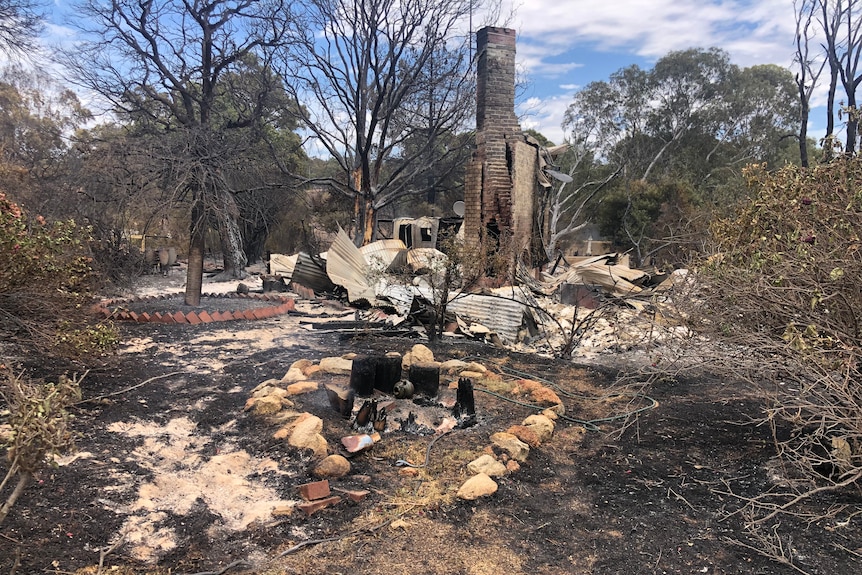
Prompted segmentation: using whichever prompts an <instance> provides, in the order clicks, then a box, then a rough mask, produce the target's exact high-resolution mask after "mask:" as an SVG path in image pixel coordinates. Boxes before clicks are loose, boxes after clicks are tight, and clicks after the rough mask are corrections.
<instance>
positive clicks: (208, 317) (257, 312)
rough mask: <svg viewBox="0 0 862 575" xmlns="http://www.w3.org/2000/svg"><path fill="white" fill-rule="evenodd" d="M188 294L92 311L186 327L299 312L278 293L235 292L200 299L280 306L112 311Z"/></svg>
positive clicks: (107, 305)
mask: <svg viewBox="0 0 862 575" xmlns="http://www.w3.org/2000/svg"><path fill="white" fill-rule="evenodd" d="M184 293H185V292H177V293H173V294H163V295H158V296H145V297H139V296H133V297H130V298H123V299H109V300H104V301H102V302H99V303H98V304H96V305H94V306H93V312H94V313H96V314H97V315H101V316H102V317H104V318H105V319H114V320H121V321H134V322H138V323H167V324H184V325H197V324H201V323H212V322H218V321H234V320H241V319H246V320H253V319H266V318H270V317H274V316H277V315H283V314H286V313H288V312H291V311H293V310H295V309H296V306H295V303H294V300H293V298H290V297H286V296H281V295H275V294H235V293H220V294H215V293H205V294H201V298H220V299H230V298H241V299H256V300H261V301H271V302H273V303H275V302H278V305H271V306H262V307H256V308H253V309H246V310H243V311H215V312H212V313H210V312H208V311H206V310H205V309H202V310H200V311H190V312H187V313H183V312H181V311H176V312H173V313H170V312H167V313H161V312H155V313H152V314H151V313H148V312H142V313H137V312H133V311H128V310H125V309H121V308H115V309H113V310H112V309H110V308H111V307H113V306H122V305H124V304H127V303H132V302H151V301H157V300H164V299H171V298H174V297H176V296H181V295H183V294H184Z"/></svg>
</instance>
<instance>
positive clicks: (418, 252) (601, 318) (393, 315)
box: [265, 230, 690, 360]
mask: <svg viewBox="0 0 862 575" xmlns="http://www.w3.org/2000/svg"><path fill="white" fill-rule="evenodd" d="M446 266H447V257H446V255H445V254H443V253H441V252H439V251H437V250H436V249H434V248H430V247H422V248H416V247H414V248H412V249H408V248H407V247H406V246H405V244H404V243H403V242H402V241H401V240H397V239H396V240H381V241H378V242H374V243H371V244H369V245H367V246H364V247H362V248H357V247H356V246H355V245H354V244H353V242H352V241H351V240H350V238H349V237H348V236H347V234H346V233H345V232H344V231H342V230H340V231H339V233H338V235H337V236H336V238H335V241H334V242H333V243H332V246H331V247H330V249H329V251H328V252H326V253H322V254H318V255H316V256H314V257H311V256H309V255H308V254H302V253H301V254H297V255H296V256H289V257H288V256H279V255H274V256H272V259H271V261H270V267H271V270H270V271H271V272H272V273H274V274H276V275H275V276H272V277H273V278H274V279H273V280H270V282H269V283H270V284H272V285H282V286H285V287H284V289H290V290H293V291H294V292H295V293H296V294H298V297H303V295H304V296H306V297H314V295H315V294H319V295H323V294H327V295H332V294H335V295H338V294H340V295H341V297H342V298H343V299H345V300H346V301H347V302H348V303H349V304H350V305H351V306H353V308H352V309H353V310H354V316H353V318H352V319H351V320H347V321H344V322H336V323H333V322H326V323H325V322H317V323H314V322H307V323H306V324H305V327H306V328H308V329H313V330H321V329H322V330H345V329H347V330H350V329H353V330H355V329H358V328H360V327H362V328H363V329H365V330H377V331H375V332H374V333H379V334H383V335H385V334H387V333H391V332H393V330H394V331H395V332H396V334H397V335H412V336H419V337H426V336H427V332H428V330H429V329H432V327H433V324H434V322H435V321H436V320H437V319H438V318H436V310H439V309H441V306H440V302H441V299H442V298H443V297H444V294H446V295H445V297H446V298H447V303H446V306H445V313H446V317H445V318H444V321H443V322H442V323H443V324H444V325H445V331H444V333H443V335H444V337H448V338H470V339H477V340H484V341H487V342H489V343H491V344H494V345H498V346H506V347H508V348H510V349H513V350H516V351H522V352H527V353H539V354H545V355H555V356H556V355H563V356H566V357H576V358H578V359H581V360H588V359H591V358H595V357H596V356H598V355H600V354H607V353H616V352H621V351H632V350H648V349H650V348H652V347H654V346H656V345H659V344H661V343H663V342H666V341H669V340H673V339H676V338H680V337H687V336H689V335H690V333H689V330H688V329H687V328H686V327H685V323H684V321H683V320H684V318H683V317H681V315H680V314H679V312H678V311H677V310H676V308H675V306H674V305H673V299H672V298H673V296H674V294H675V293H677V292H679V291H680V290H679V288H680V287H686V283H687V282H686V278H687V271H686V270H675V271H674V272H673V273H671V274H661V273H658V272H656V271H653V272H652V273H648V272H647V271H644V270H638V269H632V268H631V267H629V262H628V257H627V256H626V255H625V254H617V253H610V254H605V255H601V256H594V257H583V258H577V257H571V258H563V257H561V258H560V259H559V260H558V261H557V262H555V263H554V264H553V266H549V269H548V270H546V271H541V272H540V273H538V275H539V276H540V277H539V279H536V277H535V276H536V275H537V274H536V273H531V272H529V271H526V270H521V272H520V273H518V280H519V285H509V286H502V287H499V288H494V289H489V288H482V289H478V288H476V289H473V290H468V289H466V288H464V287H463V286H461V287H459V286H458V285H457V282H454V283H453V284H452V285H443V278H445V274H444V270H445V269H446ZM266 283H267V282H265V284H266ZM288 286H289V287H288Z"/></svg>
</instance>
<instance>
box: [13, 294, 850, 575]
mask: <svg viewBox="0 0 862 575" xmlns="http://www.w3.org/2000/svg"><path fill="white" fill-rule="evenodd" d="M350 313H351V312H350V310H344V309H343V308H341V307H339V306H330V305H326V304H322V303H314V304H311V303H305V304H302V305H300V306H299V312H298V313H295V314H290V315H287V316H281V317H277V318H270V319H266V320H260V321H254V322H231V323H218V324H210V325H197V326H176V325H173V326H171V325H163V324H131V323H128V324H122V325H120V328H121V330H122V333H123V338H124V344H123V347H122V349H121V351H120V353H119V354H118V355H117V357H115V358H111V359H110V360H109V361H108V362H107V363H106V364H105V365H103V366H99V367H95V368H92V369H91V370H90V372H89V373H88V374H87V376H86V378H85V379H84V381H83V384H82V385H83V394H84V400H85V401H84V402H83V403H80V404H79V405H77V406H75V408H74V410H73V411H74V415H75V417H76V420H75V429H76V430H77V432H78V433H80V437H79V439H78V441H77V452H76V453H74V454H71V455H70V456H68V457H64V458H62V459H61V460H59V461H58V462H57V463H58V465H57V466H56V467H54V468H50V469H46V470H45V471H43V472H42V473H40V475H39V477H38V481H37V482H36V483H34V484H32V485H31V486H30V487H29V488H28V489H27V491H26V492H25V493H24V495H23V497H22V498H21V500H20V501H19V502H18V503H17V505H16V506H15V507H14V508H13V510H12V512H11V514H10V515H9V517H8V518H7V519H6V521H5V523H4V525H3V526H2V530H0V573H4V574H5V573H15V572H17V573H99V572H103V573H123V574H124V573H160V574H161V573H173V574H175V573H187V574H191V573H194V574H198V575H201V574H220V573H227V572H230V573H261V574H263V573H305V574H324V573H325V574H329V575H334V574H338V573H369V574H381V575H382V574H386V575H397V574H407V573H409V574H412V575H416V574H441V575H442V574H444V573H445V574H448V575H453V574H464V575H467V574H469V575H483V574H491V573H500V572H501V571H504V572H506V573H508V574H509V575H518V574H557V573H577V574H622V573H626V574H628V573H679V574H691V573H725V574H731V573H733V574H737V573H738V574H753V573H756V574H764V575H765V574H773V573H774V574H785V573H787V574H789V573H810V574H815V573H830V574H851V573H859V572H862V571H860V570H862V539H860V535H862V527H860V525H862V513H859V512H860V510H862V507H860V505H862V496H860V495H859V493H855V494H845V495H840V496H839V495H828V494H826V495H824V496H822V497H820V498H816V499H814V500H812V501H810V502H808V503H805V504H803V505H802V506H800V507H799V508H798V511H800V514H799V515H797V516H780V517H778V518H775V519H773V520H770V521H768V522H766V523H764V524H762V525H760V526H759V527H758V528H757V529H751V528H747V527H746V526H747V525H748V523H747V520H748V519H750V517H747V516H746V514H745V513H743V512H741V511H740V509H741V508H742V507H743V503H744V498H746V497H752V496H754V495H757V494H759V493H763V492H765V491H768V490H774V489H778V488H779V487H780V484H781V482H782V481H783V480H784V478H783V476H782V473H781V471H780V466H778V465H777V464H776V462H775V458H774V456H775V453H774V448H773V445H772V436H771V431H770V429H769V428H768V426H765V425H755V424H753V423H752V421H753V420H755V419H757V418H759V417H760V416H761V413H762V405H761V404H760V402H759V401H758V399H757V394H756V393H755V390H752V389H749V388H747V387H745V386H743V385H742V384H739V383H734V382H731V381H719V380H715V379H712V378H708V377H705V376H704V377H687V378H685V379H682V378H671V377H668V378H664V379H661V380H659V381H656V382H654V383H653V384H652V386H651V387H650V388H649V389H648V390H647V393H648V395H649V396H650V397H651V398H652V399H654V400H655V401H656V402H657V405H654V404H652V403H650V402H649V401H648V400H646V399H643V398H639V399H638V398H635V399H632V398H631V397H630V396H627V395H623V396H620V395H614V394H615V393H617V392H619V391H620V389H619V388H616V387H614V381H615V379H616V378H615V377H614V374H615V371H614V369H612V368H611V367H612V366H613V365H622V363H620V362H619V361H618V360H620V359H621V358H618V357H614V356H608V358H607V359H606V361H605V364H606V365H605V366H604V367H600V366H598V365H593V366H583V365H576V364H573V363H571V362H564V361H556V360H551V359H547V358H541V357H536V356H529V355H517V354H511V353H507V352H506V351H505V350H502V349H498V348H494V347H490V346H487V345H484V344H480V343H475V342H469V341H465V340H457V341H451V340H450V341H446V342H444V343H442V344H440V345H436V346H432V350H433V351H434V353H435V359H438V360H441V361H442V360H446V359H465V358H467V359H473V360H475V361H479V362H481V363H483V364H484V365H485V366H486V367H488V368H489V369H490V370H491V371H493V372H495V373H497V374H499V375H500V379H499V380H495V381H497V382H498V383H499V382H503V383H505V382H507V381H510V380H513V379H517V378H518V377H530V378H534V379H541V380H546V381H548V382H551V383H552V384H553V385H555V386H556V389H557V390H558V393H559V395H560V396H561V397H562V399H563V401H564V403H565V405H566V415H567V416H568V417H569V418H570V419H571V420H569V421H566V420H558V422H557V427H556V431H555V434H554V436H553V438H552V439H551V440H550V441H548V442H546V443H543V444H542V445H540V446H539V447H537V448H534V449H532V450H531V452H530V454H529V457H528V458H527V460H526V461H525V462H524V463H521V465H520V469H519V470H517V471H515V472H512V473H510V474H508V475H506V476H505V477H502V478H499V479H498V480H497V483H498V486H499V487H498V490H497V491H496V493H494V494H493V495H491V496H489V497H483V498H481V499H478V500H476V501H463V500H460V499H458V498H456V497H455V492H456V491H457V489H458V487H459V486H460V485H461V484H462V483H463V482H464V481H465V480H466V479H467V478H468V477H469V473H468V472H467V470H466V464H467V463H468V462H469V461H471V460H472V459H474V458H475V457H477V456H479V455H481V454H482V453H486V452H487V451H488V449H489V448H488V446H489V445H490V441H489V437H490V435H491V434H493V433H495V432H498V431H504V430H505V429H507V428H508V427H509V426H511V425H513V424H518V423H520V422H521V420H522V419H523V418H525V417H526V416H528V415H530V414H532V413H535V411H534V410H532V409H530V408H528V407H525V406H522V405H518V404H515V403H511V402H509V401H506V400H505V399H504V398H503V397H500V396H497V395H492V394H489V393H484V392H481V391H479V392H477V393H476V407H477V412H478V423H477V424H476V425H475V426H473V427H470V428H467V429H459V430H454V431H452V432H451V433H449V434H447V435H445V436H443V437H442V438H440V439H439V440H438V441H436V442H435V443H434V445H433V446H432V447H433V448H432V449H431V450H430V452H428V451H427V450H428V445H429V443H430V442H431V441H432V437H431V436H429V435H420V434H415V433H407V432H404V431H401V430H399V429H397V428H398V426H397V425H393V423H394V422H390V427H389V428H388V429H387V431H386V432H385V433H384V434H383V436H382V439H381V441H380V442H378V443H377V444H376V445H375V446H374V447H373V448H372V449H371V450H370V451H367V452H364V453H361V454H359V455H357V456H355V457H353V458H352V459H351V472H350V473H349V474H348V475H347V476H346V477H343V478H341V479H334V480H331V485H332V487H333V491H334V493H335V494H336V495H337V494H339V493H343V491H339V490H358V489H363V490H368V491H369V492H370V494H369V495H368V496H367V497H366V498H365V499H364V500H362V501H360V502H353V501H350V500H347V499H345V500H343V501H342V502H341V503H339V504H337V505H334V506H332V507H329V508H326V509H323V510H321V511H318V512H317V513H315V514H313V515H311V516H310V517H307V516H306V515H305V514H304V513H302V512H300V511H298V510H294V511H293V512H292V513H290V514H289V515H280V516H273V514H272V510H273V509H275V508H289V507H290V506H291V505H292V504H293V503H295V502H296V501H297V500H298V499H299V495H298V493H297V487H298V486H299V485H301V484H303V483H306V482H309V481H313V480H315V479H316V478H315V477H313V476H312V475H311V469H312V468H313V466H314V464H315V463H316V459H315V458H314V457H313V455H312V454H310V453H308V452H300V451H298V450H296V449H294V448H292V447H290V446H288V445H287V443H286V442H285V441H284V440H283V439H274V438H273V433H274V432H275V431H276V430H277V429H278V424H276V423H274V422H272V421H267V420H264V419H261V418H259V417H257V416H254V415H252V414H251V413H250V412H247V411H243V406H244V404H245V403H246V400H247V399H248V397H249V394H250V391H251V390H252V389H253V388H255V387H256V386H257V385H258V384H260V383H261V382H263V381H265V380H267V379H270V378H275V379H280V378H281V377H282V376H283V375H284V374H285V373H286V371H287V370H288V368H289V367H290V365H291V364H292V363H293V362H294V361H297V360H300V359H310V360H314V361H317V360H319V359H321V358H323V357H328V356H338V355H341V354H345V353H350V352H356V353H363V352H369V351H380V352H382V351H398V352H402V353H404V352H406V351H409V349H410V348H411V347H412V346H413V345H414V344H415V343H417V341H416V340H412V339H406V338H389V337H381V336H377V335H374V334H372V333H368V332H363V331H361V330H360V331H333V332H329V331H327V330H322V331H309V330H308V329H305V328H304V327H303V326H302V325H301V324H307V323H308V322H311V321H322V320H324V319H326V318H344V317H348V316H349V314H350ZM28 363H29V364H30V365H31V367H32V368H33V369H34V371H40V372H42V373H40V375H46V376H48V375H51V373H50V372H51V371H52V370H57V369H63V368H64V366H50V365H44V364H43V363H40V360H39V358H30V361H28ZM608 366H611V367H608ZM65 367H66V368H68V366H65ZM330 377H331V378H335V379H337V377H339V376H330ZM340 377H341V378H342V379H344V381H346V378H347V376H340ZM321 383H324V381H323V380H321ZM477 385H478V386H480V387H482V386H484V383H483V382H481V381H480V382H478V383H477ZM504 388H505V385H502V387H500V389H504ZM446 392H448V390H447V391H446ZM501 395H503V396H505V393H502V394H501ZM295 403H296V407H295V409H296V410H298V411H308V412H311V413H313V414H315V415H317V416H319V417H321V418H322V419H323V420H324V429H323V435H324V436H325V437H326V439H327V440H328V442H329V446H330V450H331V451H337V449H338V446H339V441H340V438H341V437H343V436H345V435H349V434H351V433H354V431H353V430H351V428H350V422H349V421H346V420H344V419H342V418H341V417H340V416H339V414H338V413H336V412H335V411H334V410H333V409H332V408H331V407H330V406H329V403H328V401H327V398H326V393H325V390H324V389H323V388H322V386H321V388H320V389H318V390H316V391H312V392H309V393H306V394H303V395H299V396H296V398H295ZM646 405H654V408H653V409H648V410H645V411H643V412H642V413H640V414H639V415H638V416H637V417H636V418H624V417H617V416H621V415H622V414H625V413H627V412H629V411H631V410H633V409H635V408H639V407H642V406H646ZM417 409H418V407H417ZM572 420H581V421H587V420H589V421H594V423H595V425H589V426H587V427H588V428H589V429H585V426H584V425H582V424H580V423H576V422H574V421H572ZM426 452H427V453H429V455H428V461H429V464H428V466H427V467H426V468H422V469H419V470H417V471H410V472H406V471H405V470H404V468H402V467H399V466H397V465H396V464H395V463H396V461H398V460H399V459H407V460H410V461H412V462H414V463H421V462H422V461H423V460H424V458H425V454H426ZM4 465H6V462H5V461H3V462H2V463H0V472H5V468H4V467H3V466H4ZM827 510H828V511H830V512H831V514H830V515H829V516H825V515H824V514H825V512H826V511H827ZM803 513H809V514H810V515H809V516H804V515H803ZM857 514H858V515H857ZM818 517H819V518H818ZM779 558H780V560H779ZM100 560H101V562H102V567H101V569H100V568H99V563H100Z"/></svg>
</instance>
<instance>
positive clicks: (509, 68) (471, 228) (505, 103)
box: [464, 27, 543, 276]
mask: <svg viewBox="0 0 862 575" xmlns="http://www.w3.org/2000/svg"><path fill="white" fill-rule="evenodd" d="M476 50H477V58H478V62H477V70H476V86H477V103H476V149H475V151H474V153H473V156H472V158H471V159H470V161H469V163H468V165H467V173H466V182H465V191H464V204H465V211H464V237H465V241H466V242H468V245H469V246H470V247H471V248H474V249H480V250H482V251H481V253H487V250H495V249H506V250H511V253H507V254H506V255H507V256H508V255H511V264H510V267H509V270H508V271H509V275H510V276H511V275H512V274H513V272H514V266H515V263H516V262H517V261H518V260H520V261H522V262H523V263H525V264H526V265H528V266H531V267H532V266H535V265H537V264H540V263H542V261H541V259H540V258H541V257H542V256H541V254H542V253H543V250H542V249H541V243H540V242H541V236H540V234H539V230H538V224H537V220H538V219H537V217H536V216H537V207H538V197H539V194H538V193H537V192H538V191H539V187H540V185H542V184H540V182H539V178H540V177H541V176H540V172H541V170H540V169H539V167H538V166H539V158H540V156H541V154H540V151H541V149H540V146H539V145H538V143H537V142H536V141H535V140H534V139H533V138H529V137H527V136H525V135H524V133H523V132H522V131H521V127H520V125H519V123H518V118H517V116H516V115H515V31H514V30H511V29H508V28H495V27H486V28H482V29H481V30H479V31H478V32H477V33H476Z"/></svg>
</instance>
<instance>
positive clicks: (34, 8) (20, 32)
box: [0, 0, 42, 55]
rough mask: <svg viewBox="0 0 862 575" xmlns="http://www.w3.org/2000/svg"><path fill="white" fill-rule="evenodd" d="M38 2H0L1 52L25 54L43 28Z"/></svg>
mask: <svg viewBox="0 0 862 575" xmlns="http://www.w3.org/2000/svg"><path fill="white" fill-rule="evenodd" d="M39 8H40V3H39V1H38V0H0V50H2V51H3V52H6V53H7V54H12V55H17V54H23V53H24V52H26V51H27V50H29V49H31V48H32V47H33V40H34V38H35V37H36V36H37V35H38V33H39V31H40V30H41V28H42V15H41V14H40V13H39Z"/></svg>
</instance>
